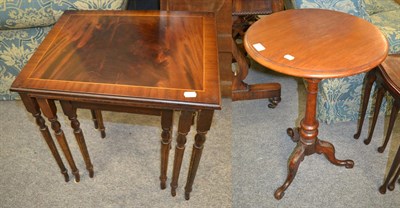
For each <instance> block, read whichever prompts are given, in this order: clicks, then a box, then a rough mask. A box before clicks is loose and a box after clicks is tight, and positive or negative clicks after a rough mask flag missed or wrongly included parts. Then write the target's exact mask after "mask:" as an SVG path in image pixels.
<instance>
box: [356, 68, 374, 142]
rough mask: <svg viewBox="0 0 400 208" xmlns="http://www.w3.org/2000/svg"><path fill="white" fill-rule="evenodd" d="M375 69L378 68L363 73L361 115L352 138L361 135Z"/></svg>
mask: <svg viewBox="0 0 400 208" xmlns="http://www.w3.org/2000/svg"><path fill="white" fill-rule="evenodd" d="M376 70H379V69H377V68H374V69H373V70H371V71H369V72H368V73H367V74H366V75H365V88H364V98H363V100H362V106H361V115H360V120H359V123H358V128H357V132H356V134H354V136H353V137H354V139H358V138H359V137H360V135H361V130H362V126H363V124H364V119H365V113H366V112H367V106H368V101H369V96H370V94H371V88H372V84H373V83H374V82H375V80H376V74H375V73H376Z"/></svg>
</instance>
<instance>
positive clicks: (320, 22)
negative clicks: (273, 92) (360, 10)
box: [244, 9, 388, 79]
mask: <svg viewBox="0 0 400 208" xmlns="http://www.w3.org/2000/svg"><path fill="white" fill-rule="evenodd" d="M244 46H245V48H246V51H247V52H248V54H249V55H250V56H251V57H252V58H253V59H254V60H255V61H257V62H259V63H260V64H262V65H264V66H265V67H267V68H270V69H272V70H275V71H278V72H281V73H284V74H288V75H292V76H297V77H305V78H321V79H322V78H334V77H344V76H351V75H355V74H358V73H361V72H365V71H368V70H370V69H371V68H373V67H375V66H377V65H378V64H380V63H381V62H382V61H383V60H384V59H385V58H386V56H387V53H388V43H387V40H386V38H385V37H384V36H383V35H382V33H381V32H380V31H379V29H378V28H376V27H375V26H373V25H372V24H371V23H369V22H367V21H365V20H363V19H361V18H358V17H356V16H352V15H349V14H346V13H342V12H336V11H331V10H323V9H293V10H286V11H282V12H278V13H273V14H272V15H268V16H265V17H263V18H261V19H260V20H258V21H257V22H255V23H254V24H253V25H252V26H251V27H250V28H249V29H248V31H247V32H246V35H245V38H244Z"/></svg>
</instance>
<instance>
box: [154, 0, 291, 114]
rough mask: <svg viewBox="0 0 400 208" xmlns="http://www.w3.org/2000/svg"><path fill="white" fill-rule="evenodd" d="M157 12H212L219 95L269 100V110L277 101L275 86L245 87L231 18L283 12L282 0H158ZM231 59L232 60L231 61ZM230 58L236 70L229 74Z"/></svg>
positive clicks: (245, 71)
mask: <svg viewBox="0 0 400 208" xmlns="http://www.w3.org/2000/svg"><path fill="white" fill-rule="evenodd" d="M160 8H161V10H170V11H197V12H214V13H215V14H216V19H217V33H218V56H219V71H220V83H221V93H222V96H224V97H232V100H234V101H235V100H248V99H263V98H270V102H271V104H270V105H269V106H270V107H275V106H276V105H277V104H278V103H279V101H280V85H279V84H278V83H271V84H256V85H248V84H247V83H245V82H244V81H243V80H244V79H245V78H246V76H247V74H248V69H249V66H248V63H247V60H246V57H245V56H244V54H242V53H241V51H240V50H239V48H238V46H237V44H236V43H235V42H234V41H233V40H232V32H233V33H235V29H232V24H233V20H232V15H233V18H236V17H237V16H238V15H246V14H270V13H272V12H278V11H281V10H283V0H266V1H265V0H262V1H261V0H191V1H181V0H160ZM232 55H233V57H232ZM232 58H233V59H235V60H236V61H237V62H238V64H239V69H238V70H235V71H234V72H232V65H231V63H232Z"/></svg>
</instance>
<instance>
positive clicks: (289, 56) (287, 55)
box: [283, 54, 294, 61]
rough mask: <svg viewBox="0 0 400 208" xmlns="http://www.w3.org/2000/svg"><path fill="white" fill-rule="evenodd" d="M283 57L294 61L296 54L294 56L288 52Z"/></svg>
mask: <svg viewBox="0 0 400 208" xmlns="http://www.w3.org/2000/svg"><path fill="white" fill-rule="evenodd" d="M283 58H285V59H287V60H289V61H292V60H293V59H294V56H292V55H290V54H286V55H284V56H283Z"/></svg>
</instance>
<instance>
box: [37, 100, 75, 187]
mask: <svg viewBox="0 0 400 208" xmlns="http://www.w3.org/2000/svg"><path fill="white" fill-rule="evenodd" d="M37 102H38V104H39V107H40V109H41V110H42V112H43V114H44V115H45V116H46V117H47V118H48V120H49V121H50V122H51V128H52V129H53V130H54V133H55V136H56V138H57V141H58V143H59V144H60V147H61V149H62V151H63V152H64V155H65V157H66V158H67V161H68V163H69V166H70V167H71V170H72V174H74V176H75V181H76V182H79V181H80V176H79V170H78V168H77V167H76V165H75V162H74V158H73V157H72V154H71V151H70V149H69V146H68V142H67V140H66V139H65V135H64V132H63V130H62V129H61V124H60V122H59V121H58V119H57V115H56V113H57V107H56V105H55V104H54V101H53V100H48V99H44V98H37Z"/></svg>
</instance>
